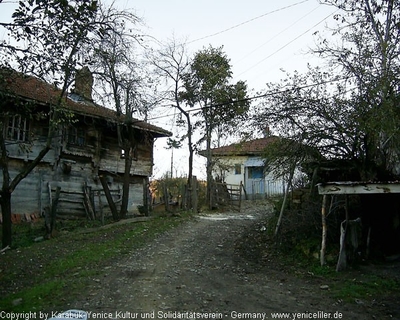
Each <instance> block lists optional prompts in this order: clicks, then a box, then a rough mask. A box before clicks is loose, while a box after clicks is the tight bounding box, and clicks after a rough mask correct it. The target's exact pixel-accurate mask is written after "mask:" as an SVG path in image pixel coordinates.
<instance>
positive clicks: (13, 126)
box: [6, 114, 30, 142]
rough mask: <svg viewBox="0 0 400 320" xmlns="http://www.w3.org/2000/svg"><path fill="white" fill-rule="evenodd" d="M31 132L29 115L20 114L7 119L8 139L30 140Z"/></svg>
mask: <svg viewBox="0 0 400 320" xmlns="http://www.w3.org/2000/svg"><path fill="white" fill-rule="evenodd" d="M29 132H30V122H29V118H28V117H24V116H22V115H20V114H16V115H12V116H9V117H8V119H7V128H6V139H7V140H13V141H19V142H28V141H29Z"/></svg>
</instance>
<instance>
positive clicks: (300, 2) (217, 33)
mask: <svg viewBox="0 0 400 320" xmlns="http://www.w3.org/2000/svg"><path fill="white" fill-rule="evenodd" d="M308 1H310V0H303V1H299V2H296V3H294V4H291V5H288V6H286V7H282V8H279V9H276V10H273V11H269V12H267V13H264V14H262V15H260V16H257V17H255V18H252V19H249V20H246V21H244V22H241V23H239V24H236V25H234V26H232V27H229V28H227V29H224V30H222V31H218V32H215V33H213V34H210V35H207V36H204V37H201V38H197V39H194V40H192V41H189V42H188V43H187V44H190V43H193V42H197V41H200V40H204V39H208V38H211V37H215V36H217V35H220V34H222V33H225V32H228V31H230V30H233V29H236V28H238V27H241V26H243V25H245V24H247V23H250V22H253V21H255V20H258V19H260V18H263V17H265V16H268V15H270V14H272V13H275V12H279V11H282V10H285V9H288V8H291V7H294V6H297V5H299V4H302V3H304V2H308Z"/></svg>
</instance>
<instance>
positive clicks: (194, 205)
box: [190, 176, 199, 213]
mask: <svg viewBox="0 0 400 320" xmlns="http://www.w3.org/2000/svg"><path fill="white" fill-rule="evenodd" d="M190 188H191V189H192V190H191V198H192V200H191V201H192V208H193V212H194V213H197V212H198V204H199V199H198V193H197V177H196V176H192V181H191V186H190Z"/></svg>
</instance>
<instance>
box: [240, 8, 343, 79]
mask: <svg viewBox="0 0 400 320" xmlns="http://www.w3.org/2000/svg"><path fill="white" fill-rule="evenodd" d="M337 11H339V9H338V10H336V11H335V12H332V13H330V14H329V15H327V16H326V17H325V18H323V19H322V20H320V21H319V22H317V23H316V24H315V25H313V26H312V27H311V28H308V29H307V30H306V31H304V32H302V33H301V34H300V35H298V36H297V37H295V38H294V39H292V40H290V41H289V42H287V43H286V44H284V45H283V46H282V47H280V48H278V49H277V50H275V51H274V52H272V53H271V54H270V55H268V56H267V57H265V58H264V59H262V60H260V61H259V62H257V63H256V64H255V65H253V66H251V67H250V68H248V69H246V70H245V71H243V72H242V73H240V74H238V75H237V76H236V77H239V76H241V75H243V74H244V73H246V72H248V71H249V70H251V69H254V68H255V67H257V66H258V65H260V64H261V63H262V62H264V61H265V60H267V59H269V58H271V57H272V56H274V55H275V54H277V53H278V52H280V51H281V50H283V49H284V48H286V47H287V46H289V45H290V44H292V43H293V42H295V41H296V40H298V39H299V38H301V37H302V36H304V35H305V34H307V33H308V32H310V31H311V30H312V29H313V28H315V27H316V26H318V25H319V24H321V23H322V22H324V21H325V20H326V19H328V18H329V17H330V16H332V15H334V14H335V13H336V12H337Z"/></svg>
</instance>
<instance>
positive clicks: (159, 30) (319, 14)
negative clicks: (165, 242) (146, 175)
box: [0, 0, 336, 177]
mask: <svg viewBox="0 0 400 320" xmlns="http://www.w3.org/2000/svg"><path fill="white" fill-rule="evenodd" d="M106 1H109V0H106ZM110 2H111V0H110ZM16 3H18V2H17V1H7V0H5V1H4V2H3V3H2V4H1V9H2V10H0V19H1V21H8V20H9V19H10V13H11V11H12V10H11V9H12V7H14V6H15V5H16ZM115 5H116V6H117V7H118V8H120V9H131V10H133V11H134V12H135V13H136V15H138V16H140V17H141V18H142V19H143V21H144V23H145V26H144V27H143V28H142V29H143V32H144V33H145V34H148V35H150V36H152V37H154V38H156V39H157V40H159V41H161V42H168V39H171V38H172V37H175V38H176V39H178V40H186V42H187V49H188V51H189V53H195V52H197V51H198V50H201V49H203V48H204V47H208V46H209V45H212V46H213V47H220V46H223V47H224V52H225V53H226V54H227V56H228V58H229V59H230V60H231V65H232V71H233V77H234V79H233V81H235V82H236V81H238V80H243V81H246V82H247V85H248V88H249V91H250V95H253V94H255V93H256V92H257V91H262V90H263V87H264V85H265V83H267V82H274V81H278V80H279V79H281V78H282V77H283V76H284V73H283V72H282V70H284V71H288V72H293V71H294V70H298V71H303V70H305V67H306V65H307V62H310V63H313V64H316V63H318V61H316V60H315V59H314V58H312V57H311V56H310V55H307V54H306V53H307V51H308V50H309V48H310V47H313V45H314V38H313V34H314V33H315V32H317V31H323V30H324V29H325V25H326V24H327V23H331V22H332V20H333V17H332V15H333V13H334V12H335V11H336V8H334V7H331V6H327V5H322V4H320V3H319V1H318V0H279V1H276V0H247V1H243V0H241V1H239V0H196V1H195V0H116V1H115ZM0 36H2V37H3V36H4V35H0ZM171 115H173V111H171ZM172 120H173V118H172V117H169V118H168V117H166V118H161V119H157V120H153V121H151V122H152V123H153V124H155V125H159V126H162V127H164V128H165V129H167V130H171V131H172V132H175V131H176V128H175V127H174V125H173V121H172ZM165 141H166V139H160V141H157V143H156V146H155V167H154V174H155V176H156V177H159V176H161V175H162V174H163V173H164V172H166V171H167V170H169V168H170V164H169V162H170V161H169V158H170V151H166V150H165V149H164V147H165ZM174 159H175V161H174V163H175V165H174V167H175V168H174V171H175V172H177V173H178V175H182V174H185V173H186V172H187V156H186V152H184V150H182V151H177V152H175V155H174ZM194 167H195V168H194V170H195V174H196V175H198V176H199V177H204V176H205V174H204V172H205V169H204V161H203V159H202V157H199V156H198V157H196V158H195V164H194ZM175 172H174V174H175Z"/></svg>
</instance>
